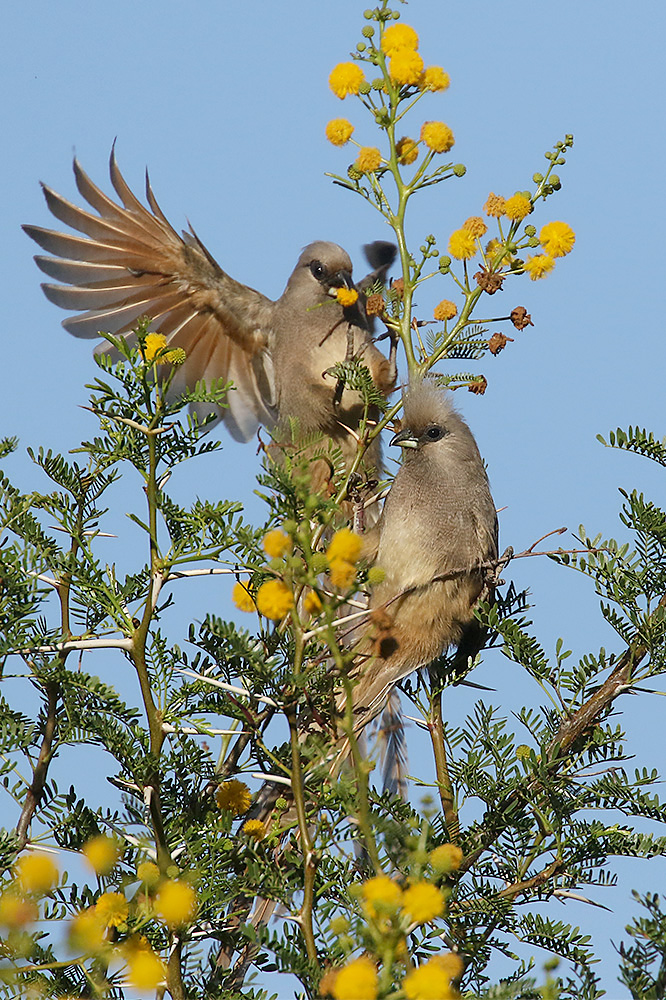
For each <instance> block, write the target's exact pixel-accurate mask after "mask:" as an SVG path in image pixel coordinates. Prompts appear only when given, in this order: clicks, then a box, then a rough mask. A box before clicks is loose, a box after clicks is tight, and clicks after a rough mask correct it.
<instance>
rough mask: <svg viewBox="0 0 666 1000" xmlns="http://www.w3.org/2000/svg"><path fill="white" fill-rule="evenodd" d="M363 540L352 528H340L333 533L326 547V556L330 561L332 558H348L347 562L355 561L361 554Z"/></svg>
mask: <svg viewBox="0 0 666 1000" xmlns="http://www.w3.org/2000/svg"><path fill="white" fill-rule="evenodd" d="M362 547H363V540H362V538H361V536H360V535H357V534H356V532H355V531H352V530H351V528H340V530H339V531H336V532H335V534H334V535H333V538H332V539H331V541H330V542H329V546H328V548H327V549H326V558H327V559H328V560H329V562H330V561H331V560H332V559H346V560H347V562H351V563H355V562H357V561H358V558H359V556H360V555H361V549H362Z"/></svg>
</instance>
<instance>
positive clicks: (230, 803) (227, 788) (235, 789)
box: [215, 778, 252, 816]
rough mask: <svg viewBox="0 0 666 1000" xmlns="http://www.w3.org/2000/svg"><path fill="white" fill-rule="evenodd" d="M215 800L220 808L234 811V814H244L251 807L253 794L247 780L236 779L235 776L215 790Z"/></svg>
mask: <svg viewBox="0 0 666 1000" xmlns="http://www.w3.org/2000/svg"><path fill="white" fill-rule="evenodd" d="M215 801H216V802H217V804H218V806H219V807H220V809H226V810H227V811H228V812H232V813H233V814H234V816H242V814H243V813H245V812H247V811H248V809H249V808H250V805H251V804H252V796H251V795H250V789H249V788H248V787H247V785H246V784H245V782H244V781H236V779H235V778H234V779H232V780H231V781H225V782H223V783H222V784H221V785H220V787H219V788H218V790H217V791H216V792H215Z"/></svg>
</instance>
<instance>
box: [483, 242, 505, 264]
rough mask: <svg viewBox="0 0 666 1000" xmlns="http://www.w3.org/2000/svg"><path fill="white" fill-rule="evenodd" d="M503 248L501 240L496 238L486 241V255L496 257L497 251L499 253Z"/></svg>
mask: <svg viewBox="0 0 666 1000" xmlns="http://www.w3.org/2000/svg"><path fill="white" fill-rule="evenodd" d="M503 249H504V247H503V246H502V244H501V243H500V241H499V240H495V239H492V240H488V242H487V243H486V257H494V256H495V254H496V253H499V252H500V250H503ZM504 260H505V261H506V257H505V258H504Z"/></svg>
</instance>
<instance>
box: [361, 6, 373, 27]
mask: <svg viewBox="0 0 666 1000" xmlns="http://www.w3.org/2000/svg"><path fill="white" fill-rule="evenodd" d="M363 17H364V18H365V19H366V21H374V19H375V12H374V10H369V9H368V10H364V11H363ZM363 31H365V28H364V29H363Z"/></svg>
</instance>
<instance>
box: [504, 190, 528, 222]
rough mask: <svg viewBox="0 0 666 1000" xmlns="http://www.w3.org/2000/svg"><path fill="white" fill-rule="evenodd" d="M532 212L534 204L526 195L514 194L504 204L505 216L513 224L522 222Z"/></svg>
mask: <svg viewBox="0 0 666 1000" xmlns="http://www.w3.org/2000/svg"><path fill="white" fill-rule="evenodd" d="M531 211H532V202H531V201H530V199H529V198H526V197H525V195H524V194H514V195H513V196H512V197H511V198H507V200H506V202H505V203H504V214H505V215H506V216H507V218H509V219H511V221H512V222H521V221H522V220H523V219H524V218H525V216H526V215H529V214H530V212H531Z"/></svg>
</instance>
